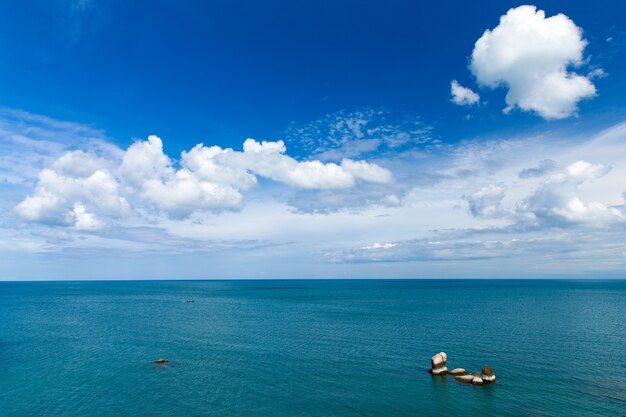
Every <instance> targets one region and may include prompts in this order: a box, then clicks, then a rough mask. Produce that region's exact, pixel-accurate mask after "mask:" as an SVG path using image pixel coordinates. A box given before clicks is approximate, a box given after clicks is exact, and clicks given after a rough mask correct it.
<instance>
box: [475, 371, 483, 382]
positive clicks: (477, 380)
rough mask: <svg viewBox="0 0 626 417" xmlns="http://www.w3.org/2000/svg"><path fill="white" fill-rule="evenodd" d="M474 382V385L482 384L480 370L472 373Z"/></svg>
mask: <svg viewBox="0 0 626 417" xmlns="http://www.w3.org/2000/svg"><path fill="white" fill-rule="evenodd" d="M472 384H474V385H482V384H483V379H482V378H481V376H480V372H474V374H473V375H472Z"/></svg>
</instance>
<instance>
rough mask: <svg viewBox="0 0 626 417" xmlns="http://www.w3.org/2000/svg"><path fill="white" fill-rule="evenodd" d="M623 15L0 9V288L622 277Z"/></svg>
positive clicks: (310, 7)
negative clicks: (108, 282)
mask: <svg viewBox="0 0 626 417" xmlns="http://www.w3.org/2000/svg"><path fill="white" fill-rule="evenodd" d="M625 11H626V6H625V5H623V3H622V2H619V1H609V0H607V1H603V2H601V3H598V4H590V3H589V2H585V1H572V0H568V1H555V0H553V1H541V2H539V1H537V2H534V3H532V4H524V3H519V2H511V1H504V0H497V1H496V0H493V1H482V2H479V3H475V2H465V1H451V2H429V1H393V0H391V1H389V0H388V1H384V2H382V1H368V0H359V1H349V0H345V1H341V2H337V1H302V2H288V1H270V0H268V1H263V2H259V1H256V2H253V1H210V2H209V1H186V2H176V1H150V2H142V1H137V2H120V1H105V0H46V1H37V0H35V1H32V2H28V3H25V2H21V1H13V0H9V1H5V2H1V3H0V213H1V216H0V280H64V279H68V280H101V279H235V278H580V279H586V278H590V279H604V278H626V180H625V179H626V100H625V98H624V97H626V95H625V93H626V72H624V71H623V70H622V69H623V68H624V66H625V65H626V25H625V24H624V23H623V18H622V17H623V15H624V12H625Z"/></svg>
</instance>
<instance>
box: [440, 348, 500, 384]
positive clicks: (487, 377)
mask: <svg viewBox="0 0 626 417" xmlns="http://www.w3.org/2000/svg"><path fill="white" fill-rule="evenodd" d="M447 360H448V355H446V353H445V352H439V353H437V354H436V355H435V356H433V357H432V358H431V359H430V364H431V369H430V370H429V371H428V372H430V373H431V374H433V375H443V374H446V373H448V374H450V375H454V379H456V380H457V381H461V382H467V383H471V384H473V385H482V384H492V383H494V382H496V374H494V373H493V369H492V368H491V366H489V365H485V366H483V369H482V373H481V372H474V373H473V374H470V373H468V372H467V371H466V370H465V369H463V368H454V369H453V370H451V371H448V368H447V367H446V362H447Z"/></svg>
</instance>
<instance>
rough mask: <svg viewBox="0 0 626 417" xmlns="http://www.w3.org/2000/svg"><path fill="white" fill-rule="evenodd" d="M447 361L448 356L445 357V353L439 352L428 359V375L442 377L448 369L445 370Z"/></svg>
mask: <svg viewBox="0 0 626 417" xmlns="http://www.w3.org/2000/svg"><path fill="white" fill-rule="evenodd" d="M447 359H448V355H446V353H445V352H439V353H437V354H436V355H435V356H433V357H432V358H430V364H431V365H432V368H431V370H430V373H431V374H433V375H443V374H445V373H446V372H448V368H446V360H447Z"/></svg>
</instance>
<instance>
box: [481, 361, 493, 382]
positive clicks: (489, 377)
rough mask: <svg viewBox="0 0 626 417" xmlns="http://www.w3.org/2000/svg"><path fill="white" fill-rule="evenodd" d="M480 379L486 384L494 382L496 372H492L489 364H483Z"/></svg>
mask: <svg viewBox="0 0 626 417" xmlns="http://www.w3.org/2000/svg"><path fill="white" fill-rule="evenodd" d="M482 380H483V382H484V383H486V384H493V383H494V382H496V374H494V373H493V369H491V366H489V365H485V366H483V376H482Z"/></svg>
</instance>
